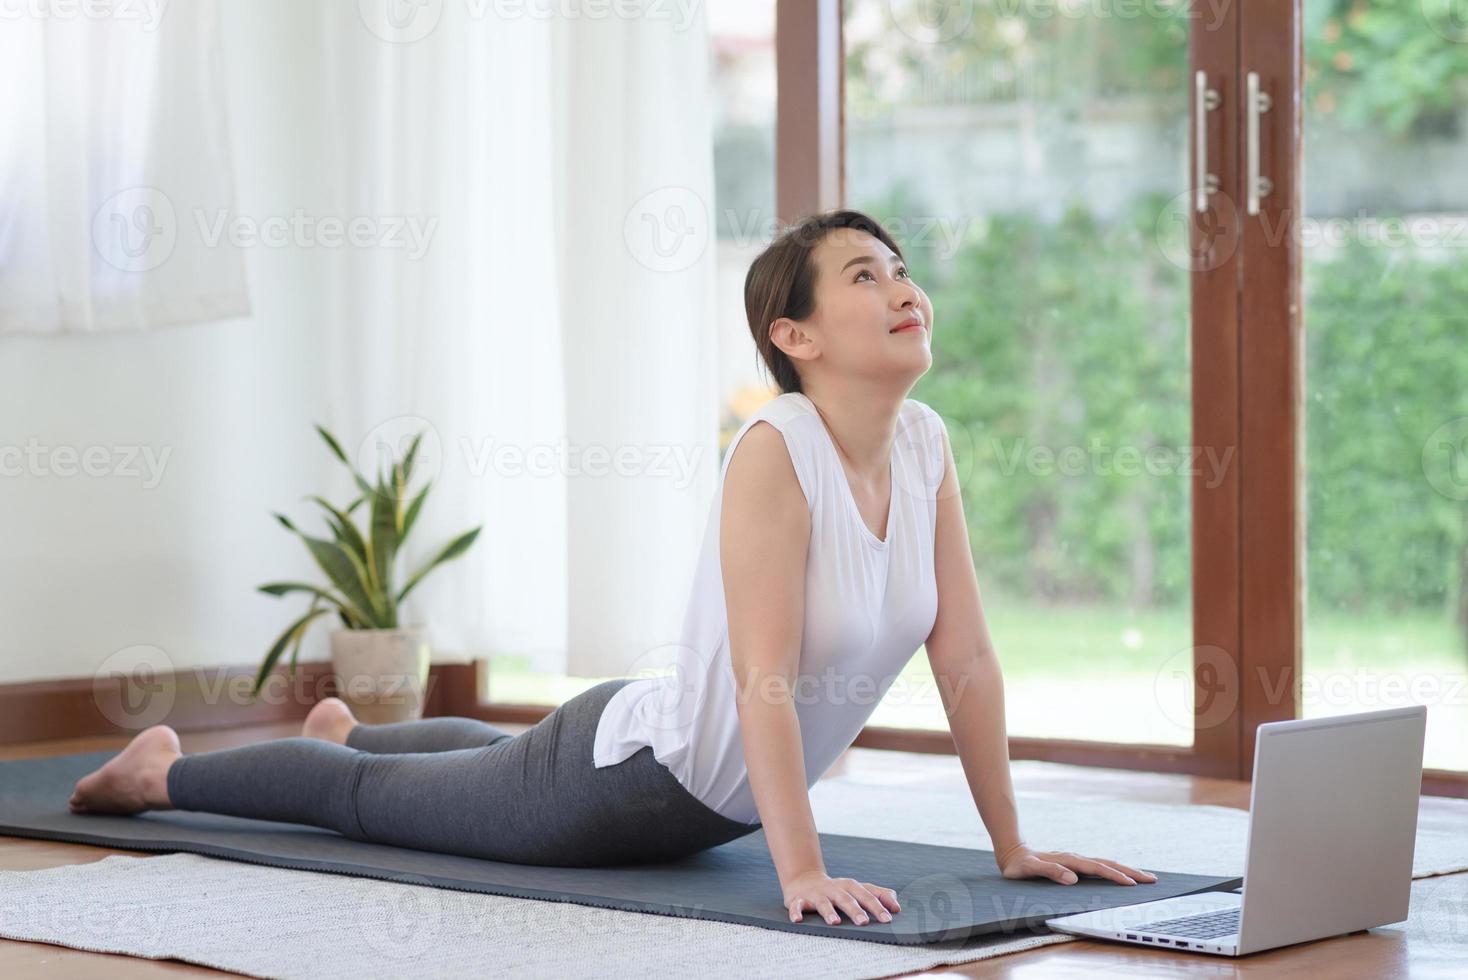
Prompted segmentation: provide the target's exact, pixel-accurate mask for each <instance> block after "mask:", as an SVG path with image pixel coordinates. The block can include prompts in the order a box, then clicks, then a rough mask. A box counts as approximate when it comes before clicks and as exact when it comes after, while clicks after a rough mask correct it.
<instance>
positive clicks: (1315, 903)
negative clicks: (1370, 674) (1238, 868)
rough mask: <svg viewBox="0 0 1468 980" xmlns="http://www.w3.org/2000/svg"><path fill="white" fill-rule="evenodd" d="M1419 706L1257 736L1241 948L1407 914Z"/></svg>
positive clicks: (1277, 725) (1422, 721) (1270, 726)
mask: <svg viewBox="0 0 1468 980" xmlns="http://www.w3.org/2000/svg"><path fill="white" fill-rule="evenodd" d="M1426 730H1427V709H1426V708H1425V707H1422V706H1421V705H1414V706H1412V707H1406V708H1391V709H1387V710H1385V711H1368V712H1363V713H1360V714H1350V715H1337V716H1335V717H1332V718H1312V719H1306V720H1295V721H1279V722H1269V723H1266V724H1263V725H1260V726H1259V727H1258V729H1257V730H1256V732H1257V734H1256V736H1255V749H1254V782H1253V788H1252V790H1251V794H1250V802H1249V815H1250V821H1249V847H1248V853H1247V855H1246V858H1245V867H1244V903H1243V904H1244V909H1243V917H1242V922H1241V923H1240V927H1239V952H1240V953H1248V952H1253V951H1255V950H1260V949H1272V948H1274V947H1276V946H1285V945H1288V944H1290V943H1298V942H1305V941H1308V940H1311V939H1319V938H1323V937H1326V936H1335V935H1340V934H1341V933H1346V932H1354V931H1356V930H1358V929H1369V928H1371V927H1373V926H1379V925H1386V924H1388V923H1392V922H1400V921H1402V920H1403V919H1405V918H1407V905H1408V900H1409V897H1410V894H1411V888H1412V851H1413V848H1414V846H1415V844H1416V840H1417V810H1418V805H1419V796H1420V794H1421V791H1422V746H1423V740H1424V737H1425V735H1426Z"/></svg>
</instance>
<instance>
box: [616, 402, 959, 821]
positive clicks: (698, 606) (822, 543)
mask: <svg viewBox="0 0 1468 980" xmlns="http://www.w3.org/2000/svg"><path fill="white" fill-rule="evenodd" d="M760 420H763V421H766V422H768V423H770V424H771V425H773V426H774V427H775V428H777V429H779V430H780V432H781V433H782V434H783V435H784V439H785V445H786V448H787V449H788V450H789V452H790V458H791V462H792V463H793V464H794V467H795V474H796V476H797V478H798V479H799V480H800V487H801V490H802V491H804V493H805V497H806V502H807V503H808V504H809V506H810V515H811V535H810V546H809V552H808V556H807V559H806V571H805V625H804V631H803V634H802V637H801V648H800V664H799V675H798V678H797V681H796V686H795V687H794V689H793V690H792V698H793V700H794V701H795V711H796V715H797V717H798V718H799V720H800V734H801V747H802V749H803V751H804V756H805V773H806V780H807V788H809V787H810V786H813V785H815V782H816V780H818V779H819V778H820V777H821V776H822V775H823V774H824V773H825V771H826V770H827V769H829V768H830V767H831V764H832V763H834V762H835V761H836V759H837V758H839V757H840V755H841V753H842V752H844V751H845V750H846V749H847V748H849V747H850V745H851V743H852V742H854V741H855V740H856V736H857V735H858V734H860V732H861V729H862V726H863V725H864V724H865V723H866V720H867V718H868V717H869V716H870V715H871V713H872V711H873V710H874V709H875V708H876V706H877V704H878V702H880V701H881V699H882V695H883V694H884V693H886V691H887V689H888V687H890V686H891V684H892V682H893V681H894V680H895V679H896V677H897V675H898V674H899V673H900V672H901V671H902V669H903V667H904V666H905V665H906V664H907V662H908V661H909V660H910V659H911V658H912V655H913V654H914V653H915V652H916V651H917V648H918V647H919V646H921V645H922V644H923V641H924V640H926V639H927V637H928V634H929V633H930V632H931V631H932V628H933V622H934V620H935V618H936V616H937V611H938V588H937V579H936V576H935V574H934V568H933V538H934V529H935V528H936V526H937V505H936V497H937V490H938V485H939V483H941V482H942V479H943V435H942V433H943V421H942V419H941V418H940V417H939V415H938V414H937V413H936V412H934V411H933V410H932V409H931V408H929V407H928V406H927V405H925V404H923V403H922V402H919V401H915V400H913V399H911V398H909V399H907V400H906V401H904V402H903V404H902V408H901V410H900V412H899V415H898V424H897V434H896V437H895V439H894V441H893V447H892V502H891V505H890V507H889V510H888V516H887V534H886V538H885V539H878V538H877V536H876V535H874V534H873V533H872V532H871V531H870V530H868V528H867V526H866V524H865V523H864V522H863V521H862V518H861V514H860V512H859V511H858V509H857V506H856V499H855V498H854V497H853V496H852V493H851V489H850V483H849V482H848V480H847V478H846V472H845V470H844V469H842V466H841V458H840V456H839V454H838V452H837V450H836V444H835V442H834V441H833V440H832V439H831V435H830V432H829V431H828V430H827V428H826V425H825V422H824V421H822V419H821V417H820V415H818V414H817V413H816V409H815V406H814V404H812V402H811V401H810V399H809V398H807V397H806V396H805V395H804V394H801V393H799V392H786V393H785V394H782V395H779V396H777V397H776V398H774V399H771V400H770V401H769V402H767V403H766V404H765V405H764V406H763V407H761V408H760V409H759V411H757V412H756V413H755V414H754V415H753V416H751V417H750V418H749V419H747V420H746V421H745V423H744V424H743V426H741V427H740V429H739V431H738V432H736V433H735V434H734V438H733V440H732V441H731V442H730V443H729V448H728V451H727V452H726V453H725V454H724V460H723V467H722V469H721V471H720V475H719V489H718V492H717V493H716V494H715V496H714V502H713V506H712V508H711V509H710V513H709V519H708V525H707V530H706V532H705V534H704V540H703V547H702V550H701V551H700V555H699V560H698V564H697V566H696V568H695V571H694V580H693V587H692V590H691V593H690V595H689V600H688V605H687V611H686V614H685V616H684V623H683V632H682V639H681V641H680V644H679V647H678V650H677V661H676V664H675V665H674V667H675V669H674V672H673V673H672V674H670V675H665V676H651V677H644V678H640V679H638V680H634V681H633V682H632V683H630V684H628V685H627V686H626V687H624V688H622V690H620V691H618V692H617V694H616V695H614V696H613V697H612V698H611V700H610V701H608V702H607V705H606V707H605V709H603V711H602V715H601V719H600V720H599V722H598V724H597V730H596V742H595V748H594V750H593V754H594V761H595V765H596V767H597V768H602V767H604V766H610V765H615V764H616V763H618V762H621V761H623V760H624V759H626V758H627V757H628V756H630V755H632V754H633V753H634V752H636V751H637V750H638V749H640V748H642V747H643V746H647V745H650V746H652V749H653V755H654V757H655V758H656V759H657V760H658V761H659V762H661V763H662V764H663V765H665V766H667V767H668V769H669V770H670V771H671V772H672V773H673V775H674V776H675V777H676V778H677V779H678V782H679V783H681V784H682V785H683V787H684V788H685V789H687V790H688V791H689V792H690V793H692V794H693V795H694V796H695V797H696V798H698V799H699V800H701V801H702V802H703V803H704V804H705V805H707V806H708V807H709V808H710V809H712V810H715V811H716V812H718V813H720V814H722V815H724V816H726V817H729V818H730V819H733V820H738V821H740V822H742V823H754V822H756V821H757V820H759V810H758V808H757V807H756V806H755V801H754V794H753V792H752V791H751V789H750V786H749V773H748V770H747V769H746V768H745V765H744V744H743V741H742V739H741V736H740V729H739V714H738V709H737V706H736V705H735V687H734V671H733V662H732V660H731V659H730V653H729V621H728V613H727V609H726V607H725V604H724V581H723V573H722V569H721V566H720V563H719V516H720V511H721V505H722V502H723V495H724V474H725V473H727V472H728V469H729V461H730V460H731V459H732V458H733V457H734V449H735V447H736V446H737V445H738V444H739V440H740V438H742V437H743V435H744V433H745V432H747V431H749V427H750V426H752V425H754V424H755V423H756V422H757V421H760Z"/></svg>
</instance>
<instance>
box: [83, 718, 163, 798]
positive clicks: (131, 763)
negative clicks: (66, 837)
mask: <svg viewBox="0 0 1468 980" xmlns="http://www.w3.org/2000/svg"><path fill="white" fill-rule="evenodd" d="M181 755H183V750H182V749H181V748H180V747H179V744H178V733H177V732H175V731H174V730H173V729H172V728H169V727H168V726H167V725H154V726H153V727H152V728H145V729H143V730H142V731H140V732H138V734H136V735H134V736H133V740H132V741H131V742H129V743H128V744H127V748H125V749H123V750H122V751H121V752H119V753H118V754H117V755H115V756H113V757H112V758H111V759H109V760H108V761H107V764H106V765H104V766H103V767H102V768H101V769H98V770H97V771H96V772H93V773H89V774H87V775H85V776H83V777H82V778H81V779H79V780H77V784H76V788H75V789H74V790H73V791H72V794H71V800H70V801H69V803H68V805H69V806H70V807H71V812H72V813H141V812H142V811H144V810H171V809H173V804H172V803H171V802H170V801H169V799H168V767H169V766H171V765H173V760H175V759H177V758H178V757H179V756H181Z"/></svg>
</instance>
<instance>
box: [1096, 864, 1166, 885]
mask: <svg viewBox="0 0 1468 980" xmlns="http://www.w3.org/2000/svg"><path fill="white" fill-rule="evenodd" d="M1108 863H1109V864H1110V865H1111V866H1112V867H1113V868H1116V869H1117V870H1118V871H1125V872H1126V873H1127V874H1129V875H1131V876H1132V877H1133V878H1135V879H1137V880H1138V881H1140V882H1142V883H1143V884H1147V883H1148V882H1152V881H1156V880H1157V876H1156V875H1154V874H1153V873H1152V872H1150V871H1143V870H1141V869H1140V868H1129V867H1127V866H1126V865H1124V864H1117V863H1116V862H1115V861H1111V862H1108Z"/></svg>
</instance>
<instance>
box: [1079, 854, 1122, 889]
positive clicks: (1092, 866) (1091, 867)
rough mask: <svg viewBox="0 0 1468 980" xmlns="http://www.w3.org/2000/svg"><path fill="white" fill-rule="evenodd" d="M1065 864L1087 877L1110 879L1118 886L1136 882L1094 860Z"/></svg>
mask: <svg viewBox="0 0 1468 980" xmlns="http://www.w3.org/2000/svg"><path fill="white" fill-rule="evenodd" d="M1067 864H1068V866H1069V867H1070V868H1072V869H1074V870H1075V871H1083V872H1085V873H1086V874H1088V875H1096V876H1097V877H1100V878H1110V879H1111V880H1112V881H1114V882H1116V883H1117V884H1119V885H1135V884H1136V881H1134V880H1133V879H1132V876H1131V875H1129V874H1126V873H1124V872H1122V871H1118V870H1117V869H1116V868H1113V867H1112V866H1111V865H1109V864H1106V863H1105V862H1102V861H1098V860H1096V859H1095V858H1074V859H1072V860H1071V861H1069V862H1067Z"/></svg>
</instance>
